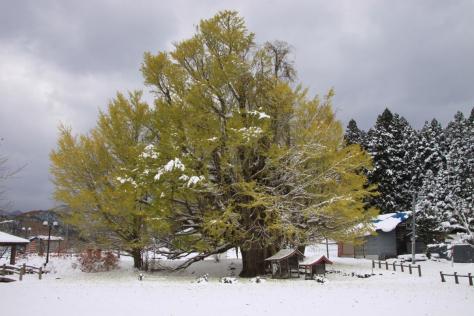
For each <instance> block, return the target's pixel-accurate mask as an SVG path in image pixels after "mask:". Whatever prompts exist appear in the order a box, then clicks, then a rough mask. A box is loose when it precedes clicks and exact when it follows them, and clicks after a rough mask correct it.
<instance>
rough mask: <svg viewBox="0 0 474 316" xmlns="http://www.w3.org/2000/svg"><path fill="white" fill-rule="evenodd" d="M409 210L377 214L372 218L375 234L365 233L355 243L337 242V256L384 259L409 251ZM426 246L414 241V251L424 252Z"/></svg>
mask: <svg viewBox="0 0 474 316" xmlns="http://www.w3.org/2000/svg"><path fill="white" fill-rule="evenodd" d="M410 216H411V212H396V213H388V214H382V215H379V216H377V217H376V218H375V219H374V220H373V226H374V230H375V231H376V233H377V234H376V235H367V236H365V237H363V240H360V242H359V243H357V244H352V243H346V242H339V243H338V256H339V257H353V258H368V259H376V260H380V259H382V260H383V259H386V258H393V257H396V256H398V255H402V254H407V253H410V251H411V238H410V236H409V233H410V232H411V230H410V229H408V228H407V223H408V220H409V218H410ZM425 248H426V246H425V245H424V244H423V243H422V242H418V241H417V243H416V252H424V251H425Z"/></svg>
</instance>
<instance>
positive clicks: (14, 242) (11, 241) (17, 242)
mask: <svg viewBox="0 0 474 316" xmlns="http://www.w3.org/2000/svg"><path fill="white" fill-rule="evenodd" d="M28 243H29V241H28V240H27V239H24V238H21V237H18V236H15V235H10V234H7V233H4V232H1V231H0V247H10V264H12V265H14V264H15V259H16V250H17V247H19V246H26V245H27V244H28ZM7 249H8V248H7Z"/></svg>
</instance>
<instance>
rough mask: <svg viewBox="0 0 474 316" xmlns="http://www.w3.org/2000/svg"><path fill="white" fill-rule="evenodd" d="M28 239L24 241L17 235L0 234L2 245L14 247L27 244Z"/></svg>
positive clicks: (0, 243)
mask: <svg viewBox="0 0 474 316" xmlns="http://www.w3.org/2000/svg"><path fill="white" fill-rule="evenodd" d="M27 243H29V240H28V239H24V238H21V237H18V236H15V235H10V234H7V233H4V232H0V245H12V244H27Z"/></svg>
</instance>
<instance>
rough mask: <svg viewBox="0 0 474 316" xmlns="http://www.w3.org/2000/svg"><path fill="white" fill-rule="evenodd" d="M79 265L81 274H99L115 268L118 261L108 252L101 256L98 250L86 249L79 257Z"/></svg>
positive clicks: (100, 251)
mask: <svg viewBox="0 0 474 316" xmlns="http://www.w3.org/2000/svg"><path fill="white" fill-rule="evenodd" d="M78 261H79V264H80V267H81V271H83V272H101V271H109V270H113V269H116V268H117V263H118V259H117V257H116V256H115V255H114V254H113V253H112V252H110V251H107V252H106V253H105V255H104V256H102V250H100V249H87V250H86V251H85V252H83V253H82V254H81V256H80V257H79V260H78Z"/></svg>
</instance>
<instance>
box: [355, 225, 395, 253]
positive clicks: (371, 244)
mask: <svg viewBox="0 0 474 316" xmlns="http://www.w3.org/2000/svg"><path fill="white" fill-rule="evenodd" d="M377 233H378V234H377V236H368V237H367V238H366V243H365V244H364V246H363V248H364V249H363V250H364V252H365V256H366V258H371V257H378V258H377V259H386V258H391V257H396V256H397V242H396V239H395V230H392V231H391V232H388V233H385V232H381V231H379V232H377Z"/></svg>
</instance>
